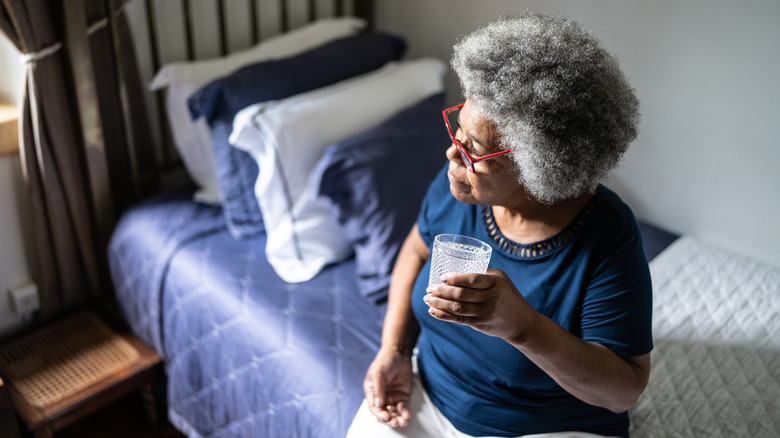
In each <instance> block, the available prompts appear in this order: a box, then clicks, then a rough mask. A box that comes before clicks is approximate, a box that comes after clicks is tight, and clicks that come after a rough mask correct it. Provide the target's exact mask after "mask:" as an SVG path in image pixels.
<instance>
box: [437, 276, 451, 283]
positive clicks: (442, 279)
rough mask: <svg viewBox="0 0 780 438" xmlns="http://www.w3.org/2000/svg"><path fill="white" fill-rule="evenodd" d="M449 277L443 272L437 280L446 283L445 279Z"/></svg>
mask: <svg viewBox="0 0 780 438" xmlns="http://www.w3.org/2000/svg"><path fill="white" fill-rule="evenodd" d="M449 279H450V277H449V275H447V274H444V275H442V276H441V277H439V280H441V282H442V283H446V282H447V280H449Z"/></svg>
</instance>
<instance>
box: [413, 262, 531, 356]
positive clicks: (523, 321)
mask: <svg viewBox="0 0 780 438" xmlns="http://www.w3.org/2000/svg"><path fill="white" fill-rule="evenodd" d="M427 292H428V294H427V295H426V296H425V298H424V300H425V303H426V304H428V307H430V309H429V310H428V313H430V314H431V315H432V316H433V317H434V318H437V319H440V320H442V321H449V322H454V323H458V324H464V325H467V326H470V327H472V328H474V329H475V330H478V331H480V332H483V333H485V334H488V335H491V336H497V337H500V338H503V339H506V340H510V339H511V340H515V341H516V340H518V339H522V338H524V337H525V336H527V335H528V334H529V332H530V329H531V328H532V327H533V324H534V323H535V321H536V320H537V319H536V316H537V315H538V314H537V312H536V311H535V310H534V309H533V308H532V307H531V306H530V305H529V304H528V302H526V300H525V298H523V296H522V295H521V294H520V292H518V290H517V288H516V287H515V285H514V284H513V283H512V280H510V279H509V277H507V275H506V274H505V273H504V271H502V270H500V269H488V272H487V273H486V274H460V273H450V274H447V275H446V281H444V284H438V285H433V286H429V287H428V289H427Z"/></svg>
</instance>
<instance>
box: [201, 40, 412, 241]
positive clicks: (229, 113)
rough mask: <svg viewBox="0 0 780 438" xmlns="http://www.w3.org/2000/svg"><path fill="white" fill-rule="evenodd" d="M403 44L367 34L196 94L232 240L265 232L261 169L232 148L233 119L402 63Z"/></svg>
mask: <svg viewBox="0 0 780 438" xmlns="http://www.w3.org/2000/svg"><path fill="white" fill-rule="evenodd" d="M405 51H406V43H405V42H404V40H403V39H402V38H399V37H397V36H393V35H389V34H384V33H369V34H362V35H357V36H353V37H347V38H343V39H339V40H336V41H333V42H330V43H327V44H324V45H322V46H319V47H317V48H315V49H312V50H309V51H307V52H304V53H301V54H300V55H296V56H293V57H289V58H284V59H280V60H274V61H265V62H260V63H257V64H252V65H249V66H246V67H243V68H241V69H239V70H237V71H235V72H234V73H232V74H230V75H228V76H225V77H223V78H220V79H217V80H215V81H213V82H211V83H209V84H208V85H206V86H204V87H203V88H201V89H200V90H198V91H197V92H195V93H194V94H193V95H192V96H190V98H189V99H188V101H187V104H188V106H189V108H190V113H191V115H192V118H193V120H194V119H197V118H198V117H205V118H206V120H207V121H208V122H209V134H210V137H211V142H212V144H213V147H214V161H215V163H216V167H217V182H218V184H219V189H220V192H221V193H222V198H223V203H222V207H223V210H224V215H225V220H226V222H227V226H228V230H229V231H230V234H231V235H232V236H233V237H235V238H237V239H243V238H249V237H252V236H254V235H257V234H259V233H261V232H262V231H263V230H264V227H263V220H262V216H261V214H260V207H259V206H258V204H257V200H256V199H255V194H254V185H255V181H256V180H257V175H258V169H257V164H256V163H255V161H254V160H253V159H252V158H251V157H250V156H249V154H247V153H246V152H244V151H241V150H239V149H236V148H234V147H231V146H230V144H229V143H228V137H229V136H230V133H231V131H232V129H233V118H234V117H235V115H236V113H238V112H239V111H240V110H242V109H243V108H246V107H247V106H249V105H252V104H255V103H259V102H264V101H269V100H277V99H283V98H286V97H289V96H292V95H295V94H298V93H302V92H305V91H310V90H314V89H316V88H320V87H323V86H326V85H330V84H334V83H336V82H339V81H342V80H345V79H349V78H351V77H354V76H358V75H361V74H365V73H368V72H371V71H373V70H375V69H377V68H379V67H381V66H383V65H385V64H386V63H388V62H390V61H394V60H398V59H400V58H401V56H402V55H403V54H404V52H405Z"/></svg>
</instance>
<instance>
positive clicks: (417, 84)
mask: <svg viewBox="0 0 780 438" xmlns="http://www.w3.org/2000/svg"><path fill="white" fill-rule="evenodd" d="M444 71H445V66H444V63H442V62H441V61H439V60H436V59H432V58H426V59H420V60H417V61H406V62H395V63H391V64H388V65H386V66H385V67H382V68H380V69H378V70H376V71H374V72H371V73H368V74H365V75H362V76H359V77H356V78H352V79H349V80H346V81H343V82H339V83H337V84H335V85H332V86H329V87H324V88H320V89H317V90H314V91H310V92H307V93H301V94H298V95H296V96H293V97H290V98H288V99H284V100H279V101H274V102H265V103H260V104H256V105H252V106H250V107H247V108H245V109H243V110H242V111H240V112H239V113H238V114H236V117H235V119H234V121H233V133H232V134H231V136H230V143H231V144H233V145H234V146H235V147H237V148H240V149H242V150H245V151H247V152H248V153H249V154H250V155H251V156H252V158H253V159H254V160H255V161H256V162H257V164H258V167H259V168H260V172H259V175H258V178H257V182H256V183H255V196H256V197H257V199H258V203H259V206H260V211H261V213H262V215H263V224H264V226H265V229H266V234H267V236H268V241H267V244H266V250H265V252H266V256H267V257H268V261H269V263H270V264H271V266H273V268H274V270H275V271H276V273H277V274H278V275H279V277H281V278H282V279H283V280H285V281H287V282H290V283H298V282H303V281H307V280H310V279H311V278H312V277H314V276H315V275H317V273H318V272H320V270H321V269H322V268H323V267H324V266H325V265H327V264H328V263H334V262H338V261H341V260H343V259H344V258H346V257H347V256H348V255H350V253H351V247H350V242H349V240H348V239H347V238H346V236H345V235H344V233H343V231H342V230H341V228H340V227H339V224H338V222H337V220H336V219H335V216H336V215H335V214H334V206H333V205H332V204H331V201H330V200H329V199H328V198H326V197H318V196H317V194H316V193H315V192H314V191H312V190H307V187H309V185H310V184H311V182H310V181H309V178H310V174H311V173H312V172H311V171H312V169H313V168H314V165H315V164H316V163H317V161H318V160H319V158H320V157H321V155H322V151H323V150H324V149H325V148H326V147H327V146H328V145H330V144H332V143H335V142H339V141H342V140H344V139H346V138H349V137H351V136H353V135H355V134H358V133H360V132H363V131H365V130H367V129H369V128H371V127H373V126H374V125H376V124H378V123H380V122H382V121H384V120H386V119H388V118H390V117H392V116H393V115H395V114H396V113H398V112H400V111H402V110H404V109H405V108H407V107H409V106H411V105H414V104H417V103H418V102H420V101H422V100H423V99H425V98H427V97H429V96H431V95H433V94H435V93H440V92H442V90H443V89H444V84H443V76H444ZM399 177H402V176H401V175H399Z"/></svg>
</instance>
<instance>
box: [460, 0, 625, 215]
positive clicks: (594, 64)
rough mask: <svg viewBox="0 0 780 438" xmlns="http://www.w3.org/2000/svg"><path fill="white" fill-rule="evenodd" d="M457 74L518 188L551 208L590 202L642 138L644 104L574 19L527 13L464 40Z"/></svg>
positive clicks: (465, 93)
mask: <svg viewBox="0 0 780 438" xmlns="http://www.w3.org/2000/svg"><path fill="white" fill-rule="evenodd" d="M452 67H453V69H454V70H455V73H456V74H457V75H458V78H459V79H460V82H461V86H462V88H463V94H464V96H465V97H466V98H467V99H469V101H470V102H471V103H472V105H474V106H475V107H476V108H477V109H478V110H479V111H480V112H481V113H482V114H483V115H484V116H485V117H487V118H488V119H489V120H491V121H492V122H493V123H495V125H496V128H497V129H498V133H499V137H500V138H499V139H498V141H499V146H501V147H502V148H503V149H512V153H511V154H510V155H511V156H512V158H513V159H514V161H515V163H516V167H517V171H518V180H519V181H520V183H521V184H523V185H524V186H525V188H526V190H527V191H528V192H529V193H530V194H531V195H532V196H534V197H535V198H536V199H537V200H539V201H541V202H543V203H546V204H554V203H556V202H558V201H561V200H564V199H570V198H574V197H577V196H579V195H582V194H584V193H586V192H587V191H589V190H591V189H593V188H594V187H595V186H596V185H597V184H598V183H600V182H601V181H603V180H604V178H605V177H606V176H607V174H608V173H609V172H610V171H611V170H612V169H613V168H615V167H616V166H617V164H618V162H619V161H620V158H621V157H622V156H623V153H624V152H625V151H626V149H627V148H628V145H629V144H630V143H631V142H632V141H633V140H634V138H636V135H637V124H638V123H639V101H638V100H637V98H636V96H635V94H634V90H633V88H632V87H631V85H630V84H629V83H628V81H627V80H626V78H625V76H624V75H623V72H622V71H621V69H620V67H619V65H618V63H617V60H616V59H615V58H614V57H612V56H611V55H610V54H609V53H607V52H606V51H605V50H604V49H603V48H601V46H600V45H599V42H598V40H597V39H596V37H595V36H593V35H592V34H591V33H589V32H588V31H586V30H584V29H583V28H582V27H581V26H580V25H579V24H577V23H575V22H574V21H572V20H571V19H567V18H562V17H554V16H549V15H541V14H532V13H524V14H522V15H520V16H516V17H506V18H502V19H500V20H498V21H496V22H493V23H491V24H489V25H488V26H486V27H484V28H481V29H478V30H476V31H474V32H473V33H471V34H470V35H467V36H466V37H465V38H463V39H461V40H460V41H459V42H458V43H457V44H456V45H455V49H454V54H453V57H452Z"/></svg>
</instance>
